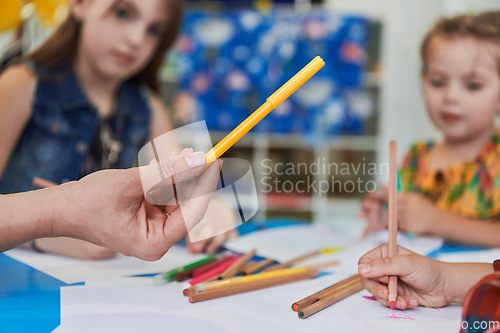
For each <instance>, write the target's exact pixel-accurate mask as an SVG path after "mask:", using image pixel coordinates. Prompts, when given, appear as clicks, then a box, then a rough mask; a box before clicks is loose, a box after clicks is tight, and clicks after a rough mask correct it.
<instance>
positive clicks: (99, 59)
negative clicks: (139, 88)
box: [73, 0, 168, 80]
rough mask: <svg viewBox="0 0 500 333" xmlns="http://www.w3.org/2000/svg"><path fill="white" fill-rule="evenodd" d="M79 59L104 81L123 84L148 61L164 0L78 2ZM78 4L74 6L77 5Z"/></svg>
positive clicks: (161, 26) (161, 29)
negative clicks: (112, 80) (79, 21)
mask: <svg viewBox="0 0 500 333" xmlns="http://www.w3.org/2000/svg"><path fill="white" fill-rule="evenodd" d="M79 2H80V4H79V5H78V4H76V5H75V7H77V6H81V7H82V8H73V10H74V13H77V15H76V16H80V17H78V18H79V19H80V20H81V21H82V24H83V25H82V32H81V33H82V35H81V42H80V45H79V56H80V57H81V58H82V59H83V60H84V61H86V62H87V63H88V65H90V66H91V68H92V70H94V71H96V72H97V73H98V74H99V75H101V76H102V77H103V78H106V79H115V80H116V79H117V80H124V79H128V78H130V77H133V76H134V75H135V74H137V73H139V72H140V71H141V70H142V69H143V68H144V67H145V66H146V65H147V64H148V63H149V62H150V61H151V59H152V57H153V55H154V53H155V51H156V49H157V47H158V45H159V42H160V39H161V38H162V36H163V35H164V33H165V27H166V22H167V19H168V17H167V14H166V4H165V1H164V0H122V1H119V2H118V3H117V4H116V5H114V4H115V2H114V0H80V1H79ZM77 3H78V2H77Z"/></svg>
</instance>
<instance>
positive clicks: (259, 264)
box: [241, 259, 274, 275]
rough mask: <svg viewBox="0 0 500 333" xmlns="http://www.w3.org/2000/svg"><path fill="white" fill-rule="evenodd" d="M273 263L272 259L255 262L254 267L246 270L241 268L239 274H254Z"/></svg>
mask: <svg viewBox="0 0 500 333" xmlns="http://www.w3.org/2000/svg"><path fill="white" fill-rule="evenodd" d="M273 262H274V260H273V259H264V260H262V261H260V262H255V263H254V265H252V266H250V267H248V268H245V267H244V268H243V269H242V270H241V274H242V275H249V274H253V273H255V272H258V271H260V270H261V269H262V268H264V267H266V266H267V265H270V264H272V263H273Z"/></svg>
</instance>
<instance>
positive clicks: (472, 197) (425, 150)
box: [400, 131, 500, 220]
mask: <svg viewBox="0 0 500 333" xmlns="http://www.w3.org/2000/svg"><path fill="white" fill-rule="evenodd" d="M434 146H435V143H434V142H428V143H425V142H419V143H416V144H414V145H413V146H412V147H411V149H410V151H409V152H408V153H407V155H406V156H405V158H404V160H403V164H402V166H401V170H400V174H401V182H402V185H403V191H408V192H416V193H420V194H422V195H423V196H424V197H426V198H428V199H429V200H431V201H432V202H433V203H435V204H436V206H437V207H438V208H439V209H441V210H443V211H448V212H451V213H455V214H459V215H462V216H465V217H468V218H472V219H483V220H500V131H497V132H496V133H495V135H493V136H492V139H491V141H490V142H488V143H487V144H486V145H485V146H484V147H483V149H482V150H481V151H480V153H479V154H478V156H477V158H476V159H474V160H469V161H466V162H464V163H460V164H456V165H453V166H450V167H447V168H444V169H441V170H430V169H429V166H430V161H431V157H432V150H433V148H434Z"/></svg>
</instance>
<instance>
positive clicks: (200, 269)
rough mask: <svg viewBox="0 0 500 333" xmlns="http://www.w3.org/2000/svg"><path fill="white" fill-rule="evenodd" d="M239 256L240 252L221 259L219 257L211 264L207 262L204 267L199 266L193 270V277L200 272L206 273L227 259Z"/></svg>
mask: <svg viewBox="0 0 500 333" xmlns="http://www.w3.org/2000/svg"><path fill="white" fill-rule="evenodd" d="M239 257H241V254H237V255H232V256H225V257H224V258H221V259H219V260H217V261H215V262H213V263H211V264H208V265H206V266H204V267H200V268H198V269H195V270H194V271H193V278H195V277H198V276H200V275H201V274H203V273H206V272H208V271H211V270H212V269H214V268H216V267H218V266H219V265H222V264H223V263H225V262H227V261H228V260H232V259H234V258H239Z"/></svg>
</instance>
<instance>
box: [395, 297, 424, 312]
mask: <svg viewBox="0 0 500 333" xmlns="http://www.w3.org/2000/svg"><path fill="white" fill-rule="evenodd" d="M417 306H418V298H416V297H415V296H405V295H398V297H397V298H396V304H395V306H394V307H395V308H398V309H401V310H406V309H413V308H415V307H417Z"/></svg>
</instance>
